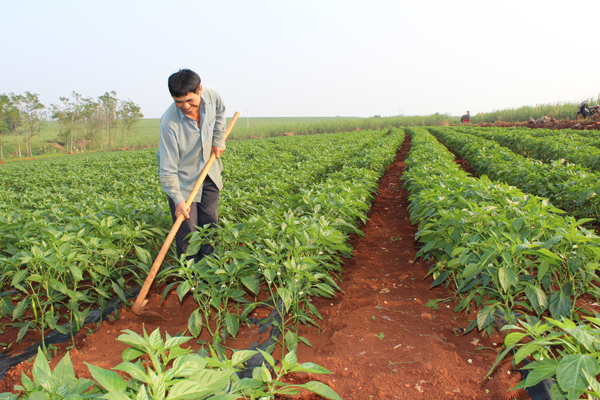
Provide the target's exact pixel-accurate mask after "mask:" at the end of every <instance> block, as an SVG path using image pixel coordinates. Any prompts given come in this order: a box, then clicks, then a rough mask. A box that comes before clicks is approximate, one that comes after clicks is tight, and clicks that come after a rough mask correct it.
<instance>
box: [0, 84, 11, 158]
mask: <svg viewBox="0 0 600 400" xmlns="http://www.w3.org/2000/svg"><path fill="white" fill-rule="evenodd" d="M10 107H11V104H10V98H9V97H8V96H7V95H6V94H4V93H3V94H0V160H4V138H3V135H4V133H8V132H10V121H9V115H10V111H9V108H10Z"/></svg>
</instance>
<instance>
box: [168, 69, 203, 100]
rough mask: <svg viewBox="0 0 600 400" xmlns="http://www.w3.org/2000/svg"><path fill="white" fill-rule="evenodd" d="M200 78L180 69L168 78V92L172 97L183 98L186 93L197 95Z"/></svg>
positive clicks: (191, 72) (189, 71)
mask: <svg viewBox="0 0 600 400" xmlns="http://www.w3.org/2000/svg"><path fill="white" fill-rule="evenodd" d="M200 82H201V81H200V76H199V75H198V74H197V73H195V72H194V71H192V70H190V69H180V70H179V71H177V72H175V73H174V74H173V75H171V76H170V77H169V92H170V93H171V96H173V97H183V96H185V95H186V94H188V93H198V91H199V90H200Z"/></svg>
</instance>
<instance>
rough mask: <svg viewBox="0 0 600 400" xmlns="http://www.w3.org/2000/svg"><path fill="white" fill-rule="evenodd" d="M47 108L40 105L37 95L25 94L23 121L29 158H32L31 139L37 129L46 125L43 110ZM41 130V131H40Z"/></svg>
mask: <svg viewBox="0 0 600 400" xmlns="http://www.w3.org/2000/svg"><path fill="white" fill-rule="evenodd" d="M45 108H46V106H45V105H43V104H42V103H40V100H39V97H38V94H37V93H30V92H25V96H24V97H23V99H22V102H21V109H20V110H19V111H20V113H21V120H22V121H23V125H24V126H25V147H26V151H27V155H28V156H30V157H31V156H32V155H33V152H32V151H31V138H32V136H33V132H34V131H35V130H36V128H39V127H40V126H41V125H42V124H43V123H44V119H45V118H44V117H45V115H44V113H43V111H42V110H44V109H45ZM38 130H39V129H38Z"/></svg>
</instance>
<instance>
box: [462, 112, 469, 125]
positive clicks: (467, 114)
mask: <svg viewBox="0 0 600 400" xmlns="http://www.w3.org/2000/svg"><path fill="white" fill-rule="evenodd" d="M460 123H461V124H470V123H471V113H470V111H467V113H466V114H465V115H463V116H462V117H460Z"/></svg>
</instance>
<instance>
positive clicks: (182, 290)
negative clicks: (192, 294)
mask: <svg viewBox="0 0 600 400" xmlns="http://www.w3.org/2000/svg"><path fill="white" fill-rule="evenodd" d="M191 288H192V285H191V284H190V282H189V281H183V282H181V284H180V285H179V286H177V296H179V301H183V297H184V296H185V295H186V294H187V292H189V291H190V289H191Z"/></svg>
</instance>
